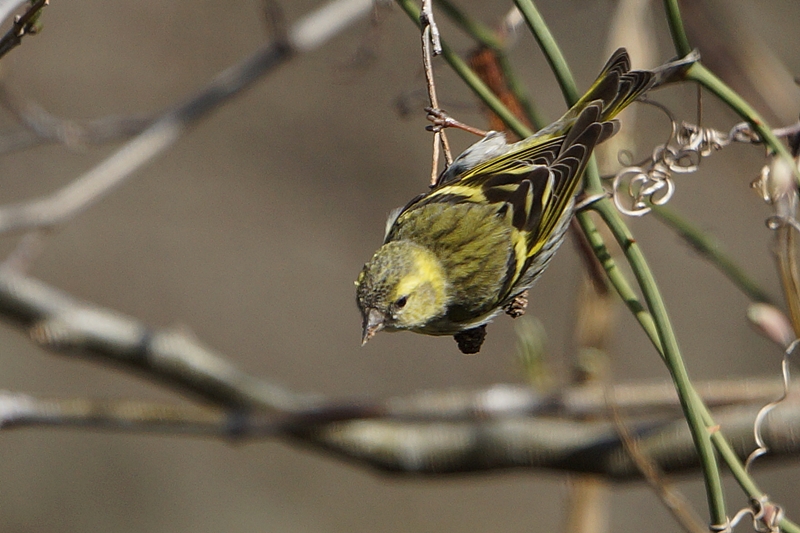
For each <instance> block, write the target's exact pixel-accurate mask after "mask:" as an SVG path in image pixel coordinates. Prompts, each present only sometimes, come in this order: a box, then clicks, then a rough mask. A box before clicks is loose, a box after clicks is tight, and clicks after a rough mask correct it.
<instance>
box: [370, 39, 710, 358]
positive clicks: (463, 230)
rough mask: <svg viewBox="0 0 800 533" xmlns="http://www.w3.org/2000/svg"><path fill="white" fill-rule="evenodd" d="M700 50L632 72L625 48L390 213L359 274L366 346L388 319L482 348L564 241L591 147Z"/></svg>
mask: <svg viewBox="0 0 800 533" xmlns="http://www.w3.org/2000/svg"><path fill="white" fill-rule="evenodd" d="M698 58H699V56H698V55H697V54H696V53H694V52H693V53H692V54H690V55H689V56H687V57H685V58H683V59H680V60H677V61H673V62H671V63H667V64H665V65H663V66H661V67H658V68H656V69H654V70H630V58H629V57H628V53H627V51H626V50H625V49H624V48H620V49H619V50H617V51H616V52H614V54H613V55H612V56H611V58H610V59H609V60H608V62H607V63H606V65H605V67H604V68H603V70H602V72H601V73H600V75H599V76H598V78H597V80H596V81H595V82H594V83H593V84H592V86H591V87H590V88H589V90H588V91H587V92H586V94H585V95H584V96H583V97H582V98H581V99H580V100H578V102H576V103H575V105H574V106H572V108H570V109H569V111H567V112H566V113H565V114H564V116H562V117H561V118H560V119H558V120H557V121H556V122H554V123H553V124H551V125H549V126H547V127H546V128H544V129H542V130H540V131H538V132H536V133H535V134H533V135H531V136H530V137H528V138H526V139H523V140H521V141H519V142H516V143H513V144H508V143H506V139H505V136H504V135H503V134H502V133H499V132H493V131H492V132H488V133H487V134H486V136H485V137H483V138H482V139H481V140H480V141H478V142H476V143H475V144H473V145H472V146H470V147H469V148H467V149H466V150H465V151H464V153H462V154H461V155H459V156H458V157H457V158H456V159H455V160H454V161H453V163H452V165H450V166H449V167H448V168H447V169H445V170H444V171H443V172H442V173H441V174H440V176H439V177H438V179H437V181H436V183H435V184H434V185H433V187H432V189H431V190H430V191H429V192H427V193H425V194H421V195H419V196H418V197H416V198H414V199H413V200H411V201H410V202H409V203H408V204H406V206H405V207H403V208H400V209H397V210H395V211H394V212H393V213H392V214H391V215H390V217H389V220H388V221H387V223H386V234H385V238H384V242H383V246H381V247H380V249H379V250H378V251H377V252H376V253H375V255H373V257H372V259H370V260H369V262H367V263H366V264H365V265H364V269H363V270H362V271H361V274H360V275H359V276H358V280H357V281H356V302H357V304H358V307H359V309H360V311H361V316H362V319H363V323H362V326H363V329H362V345H363V344H365V343H366V342H367V341H368V340H369V339H370V338H372V336H373V335H375V333H377V332H378V331H380V330H382V329H385V330H387V331H398V330H410V331H414V332H417V333H424V334H426V335H453V336H454V337H455V339H456V341H457V342H458V345H459V348H460V349H461V351H462V352H463V353H476V352H478V351H479V350H480V347H481V344H482V343H483V339H484V337H485V331H486V330H485V325H486V323H487V322H489V321H490V320H492V319H493V318H494V317H495V316H497V315H498V314H499V313H500V312H501V311H502V310H504V309H505V310H506V312H507V313H508V314H510V315H512V316H518V315H519V314H522V312H523V311H524V305H525V304H526V303H527V302H526V300H524V298H525V295H526V293H525V291H526V290H527V289H528V288H529V287H531V285H533V283H534V282H535V281H536V280H537V279H538V278H539V276H540V275H541V274H542V272H543V271H544V269H545V267H546V266H547V264H548V263H549V262H550V260H551V259H552V258H553V255H554V254H555V252H556V250H557V249H558V247H559V246H560V245H561V243H562V242H563V241H564V236H565V233H566V230H567V227H568V226H569V221H570V219H571V217H572V215H573V212H574V210H575V196H576V194H577V192H578V189H579V187H578V186H579V184H580V183H581V181H582V174H583V171H584V169H585V168H586V164H587V162H588V160H589V157H590V156H591V154H592V150H593V149H594V147H595V146H596V145H597V144H599V143H601V142H603V141H605V140H606V139H608V138H609V137H611V136H612V135H614V133H616V131H617V129H618V122H617V121H615V120H612V119H613V117H614V116H615V115H617V113H619V112H620V111H621V110H622V109H624V108H625V107H626V106H628V104H630V103H631V102H633V101H634V100H635V99H636V98H638V97H639V96H640V95H642V94H643V93H645V92H646V91H648V90H651V89H653V88H655V87H658V86H660V85H663V84H665V83H668V82H671V81H678V80H680V79H681V78H682V77H683V73H684V72H685V71H686V70H687V69H688V68H689V66H691V64H692V63H694V62H695V61H697V59H698Z"/></svg>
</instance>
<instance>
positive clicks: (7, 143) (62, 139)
mask: <svg viewBox="0 0 800 533" xmlns="http://www.w3.org/2000/svg"><path fill="white" fill-rule="evenodd" d="M0 105H2V106H3V107H5V108H6V109H7V110H8V111H9V112H10V113H11V114H12V115H14V117H15V118H16V119H17V120H18V121H20V122H21V123H22V124H23V126H24V127H23V128H20V129H18V130H15V131H11V132H8V133H5V134H3V135H0V154H4V153H8V152H13V151H17V150H25V149H28V148H32V147H34V146H38V145H42V144H46V143H60V144H64V145H65V146H67V147H69V148H75V147H82V146H86V145H94V144H103V143H108V142H113V141H120V140H124V139H128V138H130V137H132V136H133V135H137V134H139V133H141V132H142V130H143V129H144V128H146V127H147V126H149V125H150V124H152V123H153V120H154V117H152V116H143V115H142V116H130V117H124V116H109V117H103V118H99V119H96V120H92V121H87V122H84V123H81V122H78V121H74V120H68V119H64V118H60V117H56V116H53V115H52V114H50V113H48V112H47V111H46V110H44V109H43V108H42V107H41V106H39V105H37V104H35V103H33V102H29V101H26V100H24V99H22V98H19V97H17V96H16V95H13V94H12V93H11V92H10V90H9V89H8V87H6V86H5V85H2V84H0Z"/></svg>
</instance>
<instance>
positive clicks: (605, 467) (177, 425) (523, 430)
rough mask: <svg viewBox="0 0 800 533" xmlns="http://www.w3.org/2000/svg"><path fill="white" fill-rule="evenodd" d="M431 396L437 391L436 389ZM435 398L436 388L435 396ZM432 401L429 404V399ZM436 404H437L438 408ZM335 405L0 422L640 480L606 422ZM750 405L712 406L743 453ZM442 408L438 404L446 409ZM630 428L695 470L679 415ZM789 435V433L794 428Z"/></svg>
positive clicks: (784, 423) (654, 456) (796, 415)
mask: <svg viewBox="0 0 800 533" xmlns="http://www.w3.org/2000/svg"><path fill="white" fill-rule="evenodd" d="M434 396H436V394H434ZM439 396H440V397H441V393H440V394H439ZM430 400H431V395H430V394H428V393H421V394H417V395H415V396H412V397H408V398H404V399H402V398H401V399H392V400H389V401H387V402H386V404H385V405H391V404H392V403H396V402H399V403H406V404H419V405H425V406H426V407H425V408H424V409H423V411H424V412H428V413H429V412H430V411H431V407H432V406H431V405H430ZM434 404H435V402H434ZM440 407H441V406H440ZM798 407H800V399H799V398H798V396H797V395H795V396H794V397H793V399H792V400H791V401H790V402H789V403H787V404H784V405H782V406H781V407H780V408H779V409H777V410H776V411H774V412H773V413H771V414H770V416H769V417H768V425H767V426H766V429H767V430H768V431H767V433H765V434H768V435H769V440H770V444H771V450H772V454H771V456H770V457H772V458H773V459H776V458H781V457H788V456H796V455H797V454H798V453H800V440H799V439H797V438H796V435H797V432H798V429H800V409H798ZM335 409H338V412H339V414H340V415H341V417H342V419H343V421H339V422H337V421H336V420H335V417H333V416H328V417H325V418H320V417H316V416H314V411H313V410H312V411H308V412H306V413H297V414H290V415H286V416H283V415H281V414H277V413H274V414H261V413H250V414H248V413H247V412H246V411H240V410H235V411H222V410H213V409H199V408H195V407H175V406H170V405H163V404H156V403H148V402H132V401H118V400H117V401H114V400H89V399H71V400H48V399H38V398H34V397H31V396H28V395H22V394H13V393H0V427H2V428H22V427H35V426H55V427H79V428H91V429H99V430H112V431H133V432H159V433H167V434H173V435H188V436H202V437H215V438H223V439H236V440H241V439H253V438H264V437H280V438H287V439H289V440H291V441H298V440H299V441H300V442H302V443H304V444H310V445H312V446H314V447H316V448H320V449H322V450H325V451H328V452H333V453H335V454H337V455H339V456H341V457H343V458H346V459H348V460H352V461H355V462H357V463H359V464H362V465H364V466H370V467H373V468H376V469H379V470H383V471H391V472H396V473H404V474H426V475H440V474H445V473H467V472H476V471H486V470H496V469H504V468H513V467H523V468H548V469H557V470H565V471H571V472H581V473H592V474H600V475H604V476H606V477H608V478H610V479H614V480H618V481H624V480H631V479H638V478H640V477H641V471H640V469H639V467H638V466H637V463H636V461H635V460H634V459H632V458H631V457H630V455H629V454H628V451H627V450H626V447H625V443H624V442H623V441H622V439H621V438H620V436H619V435H618V433H617V429H618V428H617V427H615V424H614V422H610V421H607V420H606V421H598V420H570V419H565V418H557V417H553V416H544V417H539V416H533V417H531V416H514V415H511V416H505V415H501V416H489V417H487V416H485V415H484V414H481V413H472V414H471V416H470V417H469V419H465V420H461V421H454V420H452V419H449V417H448V416H445V417H444V418H442V419H428V420H422V419H420V420H418V421H410V420H398V419H393V418H389V417H382V418H377V416H378V415H375V416H376V418H371V419H369V414H368V413H367V419H353V420H344V419H346V418H347V417H348V416H349V415H350V414H352V413H351V412H349V411H348V409H347V408H343V407H342V406H333V405H332V406H330V407H329V408H328V409H327V413H328V414H329V415H330V414H332V413H334V411H335ZM757 410H758V406H748V407H735V408H727V409H723V410H718V411H716V412H715V417H716V419H717V420H718V421H719V422H721V424H722V425H723V426H724V427H725V430H726V434H728V435H729V437H730V438H731V440H732V442H734V443H736V448H737V453H739V455H740V456H742V457H744V456H745V455H746V454H747V452H748V450H749V449H750V448H751V447H752V445H753V443H752V438H751V437H752V423H753V418H754V417H755V416H756V412H757ZM446 411H447V408H446V406H445V409H444V412H445V415H447V413H446ZM628 427H629V428H630V432H631V433H632V434H634V435H636V436H637V438H638V441H637V450H638V451H639V453H641V454H645V455H646V456H647V457H648V458H649V459H650V460H651V461H652V462H653V464H654V465H655V466H657V467H658V468H659V469H661V470H663V471H664V472H666V473H676V472H687V471H691V470H695V469H696V468H698V466H699V465H698V461H697V456H696V453H695V451H694V448H693V446H692V444H691V443H692V439H691V435H690V433H689V430H688V427H687V425H686V422H685V420H683V419H682V418H681V417H680V415H679V414H676V419H675V420H674V421H673V420H667V421H646V420H644V421H643V420H639V421H636V422H632V423H629V424H628ZM793 435H794V436H793Z"/></svg>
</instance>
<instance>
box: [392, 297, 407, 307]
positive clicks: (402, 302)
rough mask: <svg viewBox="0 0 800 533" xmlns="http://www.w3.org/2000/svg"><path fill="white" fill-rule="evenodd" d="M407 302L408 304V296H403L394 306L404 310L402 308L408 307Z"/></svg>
mask: <svg viewBox="0 0 800 533" xmlns="http://www.w3.org/2000/svg"><path fill="white" fill-rule="evenodd" d="M407 302H408V296H401V297H400V298H398V299H397V301H396V302H395V303H394V306H395V307H397V308H398V309H402V308H404V307H405V306H406V303H407Z"/></svg>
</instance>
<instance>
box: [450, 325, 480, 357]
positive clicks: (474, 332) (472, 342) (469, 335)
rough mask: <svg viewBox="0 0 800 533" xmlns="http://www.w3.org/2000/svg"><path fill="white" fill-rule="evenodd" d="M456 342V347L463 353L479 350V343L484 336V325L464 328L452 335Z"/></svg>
mask: <svg viewBox="0 0 800 533" xmlns="http://www.w3.org/2000/svg"><path fill="white" fill-rule="evenodd" d="M453 338H454V339H455V340H456V342H457V343H458V349H459V350H461V353H463V354H473V353H478V352H479V351H481V345H482V344H483V340H484V339H485V338H486V325H485V324H484V325H483V326H478V327H477V328H472V329H465V330H464V331H460V332H458V333H456V334H455V335H453Z"/></svg>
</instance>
